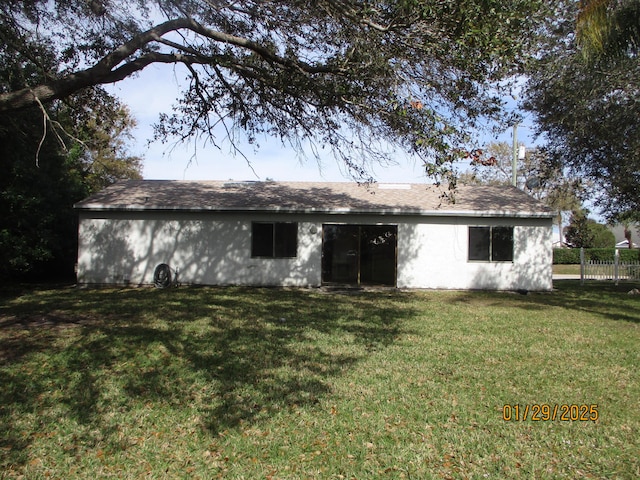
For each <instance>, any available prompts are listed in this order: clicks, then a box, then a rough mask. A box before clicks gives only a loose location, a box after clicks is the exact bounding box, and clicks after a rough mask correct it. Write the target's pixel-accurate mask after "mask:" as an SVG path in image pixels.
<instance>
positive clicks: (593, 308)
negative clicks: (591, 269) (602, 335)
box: [455, 280, 640, 323]
mask: <svg viewBox="0 0 640 480" xmlns="http://www.w3.org/2000/svg"><path fill="white" fill-rule="evenodd" d="M553 287H554V290H553V292H544V293H536V292H531V293H526V295H523V294H522V293H517V292H460V294H459V295H457V296H456V297H455V301H459V302H475V303H478V302H484V304H486V305H490V306H505V307H506V306H508V307H509V308H518V309H523V310H534V311H543V310H544V309H546V308H548V307H556V308H563V309H566V310H567V312H568V313H567V317H568V318H572V317H573V316H575V315H576V314H580V313H589V314H594V315H598V316H600V317H602V318H605V319H607V320H617V321H627V322H634V323H640V295H629V294H628V292H629V291H630V290H632V289H634V288H639V287H640V284H638V283H637V282H621V283H620V284H619V285H615V283H613V282H586V283H585V284H584V285H581V284H580V281H579V280H555V281H554V282H553Z"/></svg>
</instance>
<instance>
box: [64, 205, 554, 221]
mask: <svg viewBox="0 0 640 480" xmlns="http://www.w3.org/2000/svg"><path fill="white" fill-rule="evenodd" d="M74 208H75V209H76V210H81V211H91V212H184V213H213V212H218V213H288V214H323V215H391V216H400V215H407V216H413V215H415V216H429V217H483V218H489V217H493V218H495V217H510V218H553V217H555V214H554V213H553V212H545V211H538V212H536V211H533V212H528V211H519V212H513V211H505V210H487V211H479V210H421V209H402V208H386V209H385V208H383V209H358V208H336V209H326V208H295V207H275V208H219V207H194V208H183V207H159V206H142V205H104V204H76V205H74Z"/></svg>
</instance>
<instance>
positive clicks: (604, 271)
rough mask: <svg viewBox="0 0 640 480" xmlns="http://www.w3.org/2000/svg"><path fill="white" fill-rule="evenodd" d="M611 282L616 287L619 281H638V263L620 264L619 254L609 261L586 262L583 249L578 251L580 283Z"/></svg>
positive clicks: (639, 277)
mask: <svg viewBox="0 0 640 480" xmlns="http://www.w3.org/2000/svg"><path fill="white" fill-rule="evenodd" d="M586 280H611V281H614V282H615V284H616V285H617V284H618V282H620V280H640V261H636V262H621V261H620V252H619V251H618V250H616V253H615V257H614V259H613V260H610V261H602V260H587V259H586V258H585V254H584V249H582V248H581V249H580V281H581V282H582V283H584V282H585V281H586Z"/></svg>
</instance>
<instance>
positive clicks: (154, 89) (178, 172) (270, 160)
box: [106, 65, 532, 183]
mask: <svg viewBox="0 0 640 480" xmlns="http://www.w3.org/2000/svg"><path fill="white" fill-rule="evenodd" d="M185 77H186V72H185V71H183V70H182V69H181V67H180V66H176V67H173V66H169V65H151V66H149V67H147V68H146V69H145V70H143V71H142V72H141V73H140V74H138V75H137V76H136V77H133V78H128V79H125V80H123V81H121V82H118V83H117V84H113V85H107V86H106V89H107V90H108V91H109V92H110V93H112V94H114V95H115V96H117V97H119V98H120V99H121V100H122V101H123V102H124V103H125V104H126V105H128V106H129V108H130V110H131V113H132V115H133V117H134V118H135V119H136V121H137V123H138V126H137V128H136V129H135V131H134V138H135V140H134V142H133V143H132V144H131V153H132V154H134V155H138V156H141V157H143V158H144V164H143V176H144V178H146V179H168V180H229V179H233V180H265V179H266V178H271V179H273V180H277V181H348V180H349V178H348V176H347V175H346V172H345V171H344V168H341V165H339V164H338V163H337V162H336V161H335V160H334V159H333V157H331V156H330V155H328V156H327V157H326V158H323V159H322V160H321V162H320V163H318V162H317V161H316V159H315V158H314V157H312V156H311V155H308V158H306V159H302V158H300V157H299V156H298V155H297V154H296V152H294V151H293V149H291V148H290V147H289V148H288V147H286V146H283V145H282V144H281V143H280V141H279V140H276V139H268V138H263V139H260V140H259V144H260V148H258V149H256V148H255V147H254V146H253V145H248V144H244V145H242V146H241V149H242V153H243V154H244V155H245V156H246V159H245V158H244V157H242V156H241V155H239V154H235V155H234V154H233V153H232V152H231V148H230V145H229V142H228V141H224V140H222V139H221V140H220V141H219V144H220V147H221V148H216V147H214V146H211V145H195V144H194V143H193V142H191V144H185V145H177V146H174V145H173V144H171V143H168V144H162V143H161V142H152V143H150V144H149V143H148V141H149V140H150V139H151V138H152V136H153V129H152V125H153V123H154V122H156V121H157V120H158V115H159V113H160V112H167V113H169V112H170V110H171V105H172V104H174V103H175V101H176V98H177V97H178V95H179V92H180V87H181V86H184V85H186V84H187V82H186V80H184V79H185ZM530 130H531V129H528V128H526V122H525V125H524V126H523V128H521V129H520V130H519V132H518V138H519V140H520V141H521V142H524V143H525V144H527V143H529V144H531V143H532V140H531V138H529V135H530ZM511 135H512V133H511V130H510V129H509V130H508V131H506V132H504V134H503V135H501V136H500V137H499V138H498V139H497V140H499V141H506V142H511ZM483 140H484V142H485V143H489V142H491V141H495V139H493V138H487V139H483ZM194 152H195V153H196V156H194ZM394 157H395V162H396V164H395V165H390V166H382V165H378V166H373V169H372V171H373V174H374V177H375V178H376V180H377V181H378V182H390V183H397V182H406V183H428V181H429V180H428V179H427V178H426V177H425V175H424V173H423V170H422V168H421V164H420V161H419V160H416V159H413V158H409V157H408V156H407V155H406V154H404V153H403V152H395V154H394ZM248 162H249V163H250V164H251V165H249V164H248ZM467 166H468V161H466V162H462V163H461V164H460V165H458V168H459V169H460V170H464V169H465V168H466V167H467Z"/></svg>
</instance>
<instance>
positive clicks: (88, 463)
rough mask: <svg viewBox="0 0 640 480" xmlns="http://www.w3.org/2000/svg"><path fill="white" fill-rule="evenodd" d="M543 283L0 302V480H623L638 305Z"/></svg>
mask: <svg viewBox="0 0 640 480" xmlns="http://www.w3.org/2000/svg"><path fill="white" fill-rule="evenodd" d="M556 286H557V288H558V289H557V291H555V292H553V293H546V294H529V295H526V296H525V295H518V294H512V293H489V292H438V291H429V292H403V291H366V292H360V293H357V294H347V293H336V292H333V293H325V292H320V291H317V290H288V289H241V288H188V287H181V288H177V289H166V290H156V289H101V290H78V289H74V288H25V289H20V288H19V287H14V288H10V289H7V288H4V289H2V290H0V478H3V479H4V478H7V479H8V478H65V479H69V478H96V479H97V478H109V477H115V478H203V479H209V478H218V477H224V478H247V479H253V478H264V479H280V478H291V479H299V478H333V479H351V478H357V479H365V478H374V477H377V478H413V479H418V478H420V479H422V478H427V479H428V478H445V479H447V478H478V479H484V478H496V479H497V478H570V479H574V478H607V479H612V478H636V477H638V476H640V371H639V367H640V297H633V296H629V295H627V294H626V291H628V290H629V289H630V288H632V286H630V285H628V284H627V285H625V286H620V287H619V288H616V287H613V286H612V285H610V284H607V285H591V284H590V285H589V286H587V287H585V288H580V286H579V282H575V281H574V282H557V284H556ZM633 286H634V287H635V286H638V285H633ZM505 405H507V407H506V408H505ZM516 405H517V408H516ZM541 405H549V407H548V408H547V407H541ZM556 405H557V406H558V407H557V409H556V408H555V406H556ZM574 405H575V407H572V406H574ZM583 406H586V407H583ZM554 410H556V418H555V420H554V419H553V418H552V417H553V416H554ZM525 411H526V413H527V418H526V420H524V419H523V417H524V415H525ZM536 413H537V414H536ZM505 416H506V417H508V418H509V417H510V420H509V421H507V420H505V419H504V417H505ZM516 416H517V417H518V418H517V419H516V418H515V417H516ZM561 416H564V417H565V418H567V420H563V419H561ZM536 418H537V420H536ZM572 418H573V420H572Z"/></svg>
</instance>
